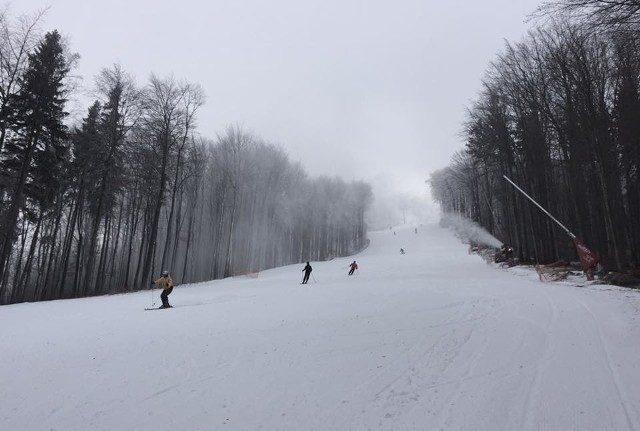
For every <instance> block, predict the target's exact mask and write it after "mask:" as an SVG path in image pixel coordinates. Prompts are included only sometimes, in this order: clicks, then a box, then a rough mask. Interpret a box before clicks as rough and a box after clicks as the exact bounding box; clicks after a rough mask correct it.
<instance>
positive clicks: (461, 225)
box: [440, 213, 502, 248]
mask: <svg viewBox="0 0 640 431" xmlns="http://www.w3.org/2000/svg"><path fill="white" fill-rule="evenodd" d="M444 216H446V217H444V218H443V219H442V220H440V224H441V225H442V226H446V227H449V228H453V229H454V230H455V232H456V233H457V235H458V237H460V238H461V239H462V240H463V241H469V244H470V245H471V243H475V244H483V245H488V246H490V247H494V248H500V246H501V245H502V243H501V242H500V241H499V240H498V239H497V238H496V237H495V236H493V235H491V234H490V233H489V232H487V231H486V230H485V229H483V228H482V227H480V226H479V225H478V224H477V223H475V222H473V221H472V220H469V219H466V218H464V217H462V216H460V215H458V214H453V213H448V214H444Z"/></svg>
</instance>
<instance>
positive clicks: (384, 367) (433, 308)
mask: <svg viewBox="0 0 640 431" xmlns="http://www.w3.org/2000/svg"><path fill="white" fill-rule="evenodd" d="M370 237H371V246H370V247H369V248H368V249H367V250H365V251H364V252H362V253H360V254H359V255H357V256H354V257H353V258H343V259H335V260H333V261H330V262H311V264H312V266H313V268H314V271H313V273H312V274H313V277H312V279H311V280H310V282H309V284H308V285H300V284H299V282H300V280H301V278H302V267H303V265H293V266H288V267H284V268H278V269H275V270H271V271H265V272H263V273H261V274H260V275H259V277H258V278H235V279H228V280H220V281H215V282H209V283H201V284H198V285H191V286H186V285H183V286H179V287H177V288H176V289H175V290H174V292H173V294H172V295H171V297H170V298H171V302H172V304H173V305H174V307H175V308H173V309H169V310H158V311H144V308H145V307H149V306H150V304H151V301H152V297H151V295H152V293H151V292H150V291H146V292H139V293H134V294H127V295H114V296H107V297H99V298H88V299H77V300H66V301H53V302H46V303H35V304H18V305H12V306H4V307H1V308H0V346H1V350H0V429H1V430H7V431H14V430H15V431H26V430H60V431H68V430H110V431H113V430H119V431H120V430H154V431H162V430H172V431H178V430H224V429H228V430H268V431H272V430H295V431H299V430H340V431H342V430H491V431H494V430H562V431H566V430H598V431H603V430H611V431H624V430H640V292H638V291H634V290H629V289H623V288H617V287H612V286H596V285H590V284H586V283H583V284H585V285H584V286H582V287H580V286H576V285H575V284H573V283H568V282H564V283H541V282H539V281H538V278H537V275H536V274H535V272H533V271H529V270H523V269H515V268H514V269H512V270H504V269H500V268H496V267H494V266H493V265H487V264H486V263H484V262H483V261H482V260H481V259H480V258H478V257H477V256H474V255H469V254H467V247H466V246H465V245H464V244H462V243H460V241H459V240H457V239H456V238H454V236H453V235H452V234H451V233H450V232H449V231H447V230H444V229H441V228H439V227H438V226H435V225H433V226H426V225H425V226H424V227H423V226H418V233H417V234H416V233H414V230H413V226H412V227H407V228H398V229H396V235H394V234H393V232H392V231H391V230H386V231H382V232H374V233H372V234H370ZM401 247H403V248H404V249H405V250H406V251H407V254H405V255H400V253H399V250H400V248H401ZM353 259H356V260H357V262H358V264H359V265H360V269H359V272H357V273H356V274H355V275H353V276H351V277H349V276H347V272H348V268H347V266H348V264H349V263H350V262H351V261H352V260H353ZM154 293H155V295H156V296H157V294H158V291H157V290H156V291H155V292H154Z"/></svg>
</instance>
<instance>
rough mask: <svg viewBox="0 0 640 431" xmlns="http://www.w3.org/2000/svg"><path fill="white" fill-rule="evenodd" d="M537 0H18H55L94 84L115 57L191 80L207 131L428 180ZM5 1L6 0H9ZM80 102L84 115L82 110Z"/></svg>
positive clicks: (36, 1)
mask: <svg viewBox="0 0 640 431" xmlns="http://www.w3.org/2000/svg"><path fill="white" fill-rule="evenodd" d="M539 3H540V0H522V1H517V0H485V1H476V0H464V1H463V0H445V1H428V0H422V1H420V0H394V1H382V0H370V1H365V0H309V1H303V0H269V1H267V0H234V1H231V0H227V1H222V0H200V1H198V0H182V1H172V2H168V1H150V0H144V1H142V0H127V1H125V0H110V1H108V2H94V1H87V0H19V1H13V2H11V3H10V8H11V11H12V12H13V14H14V15H15V14H17V13H20V12H33V11H36V10H38V9H42V8H45V7H47V6H50V9H49V10H48V12H47V14H46V16H45V18H44V21H43V25H42V28H43V30H51V29H54V28H55V29H58V31H60V32H61V33H62V34H64V35H65V36H67V37H68V38H69V40H70V45H71V49H72V50H73V51H74V52H77V53H78V54H80V56H81V60H80V63H79V68H78V69H77V71H76V72H77V73H78V74H80V75H81V76H82V77H83V78H84V85H85V86H86V87H91V85H92V83H93V77H94V76H95V75H96V74H97V73H98V71H99V70H100V69H101V68H104V67H109V66H110V65H111V64H113V63H115V62H118V63H120V64H121V66H122V67H123V69H124V70H126V71H128V72H129V73H131V74H132V75H134V76H135V77H136V79H137V80H138V82H139V83H141V84H142V83H144V82H145V81H146V80H147V78H148V76H149V74H150V73H151V72H154V73H155V74H156V75H159V76H161V77H165V76H169V75H171V74H173V75H174V76H175V77H176V78H184V79H186V80H188V81H191V82H195V83H199V84H200V85H201V86H202V87H203V89H204V91H205V93H206V95H207V104H206V106H205V107H204V108H203V109H202V111H201V114H200V117H199V123H200V124H199V129H200V132H201V133H202V134H203V135H205V136H209V137H215V136H216V134H218V133H221V132H222V131H223V130H224V128H225V127H226V126H227V125H230V124H240V125H242V126H243V127H244V128H245V129H246V130H248V131H252V132H253V133H254V134H256V135H258V136H260V137H262V138H263V139H265V140H267V141H269V142H273V143H277V144H279V145H281V146H282V147H284V148H285V149H286V150H287V151H288V153H289V155H290V156H291V158H292V159H293V160H297V161H300V162H302V163H303V164H304V166H305V167H306V169H307V171H308V172H309V173H310V174H312V175H314V176H315V175H321V174H325V175H331V176H332V175H339V176H341V177H343V178H345V179H347V180H350V179H363V180H366V181H372V180H374V179H377V180H375V181H378V182H379V181H384V182H386V183H387V185H389V184H392V185H399V186H401V187H402V188H404V189H405V190H407V191H416V190H421V189H424V188H425V186H424V180H425V179H427V178H428V176H429V173H430V172H432V171H433V170H436V169H440V168H442V167H444V166H446V165H447V164H448V163H449V160H450V157H451V155H452V154H453V153H454V152H455V151H456V150H458V149H460V148H462V147H463V143H462V142H461V141H460V138H459V137H458V133H459V131H460V127H461V122H462V121H463V120H464V113H465V107H466V106H468V104H469V102H470V101H471V100H472V99H473V98H474V97H475V95H476V94H477V92H478V91H479V89H480V85H481V79H482V77H483V73H484V71H485V70H486V68H487V66H488V64H489V62H490V61H491V60H493V59H494V58H495V55H496V53H497V52H498V51H499V50H500V49H501V48H502V47H503V46H504V41H505V40H510V41H517V40H519V39H520V38H521V37H522V36H523V35H524V34H525V33H526V31H527V29H528V28H529V27H530V24H528V23H526V22H525V19H526V16H527V14H529V13H531V12H532V11H533V10H534V9H535V7H536V6H537V5H538V4H539ZM5 4H6V2H5ZM84 109H85V107H83V109H82V111H81V114H84V112H85V111H84Z"/></svg>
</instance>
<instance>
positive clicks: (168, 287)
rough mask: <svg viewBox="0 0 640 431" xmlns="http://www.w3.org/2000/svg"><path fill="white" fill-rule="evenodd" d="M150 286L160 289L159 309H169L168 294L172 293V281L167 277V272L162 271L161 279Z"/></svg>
mask: <svg viewBox="0 0 640 431" xmlns="http://www.w3.org/2000/svg"><path fill="white" fill-rule="evenodd" d="M151 284H155V285H156V286H160V287H162V294H161V295H160V298H161V299H162V305H161V306H160V308H170V307H171V305H170V304H169V294H171V292H172V291H173V280H172V279H171V276H170V275H169V271H166V270H165V271H163V272H162V277H160V278H159V279H157V280H156V281H152V282H151Z"/></svg>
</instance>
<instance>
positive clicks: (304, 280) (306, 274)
mask: <svg viewBox="0 0 640 431" xmlns="http://www.w3.org/2000/svg"><path fill="white" fill-rule="evenodd" d="M302 270H303V271H304V277H303V278H302V284H307V281H309V276H310V275H311V271H313V269H312V268H311V265H309V262H307V266H305V267H304V268H302Z"/></svg>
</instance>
